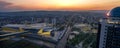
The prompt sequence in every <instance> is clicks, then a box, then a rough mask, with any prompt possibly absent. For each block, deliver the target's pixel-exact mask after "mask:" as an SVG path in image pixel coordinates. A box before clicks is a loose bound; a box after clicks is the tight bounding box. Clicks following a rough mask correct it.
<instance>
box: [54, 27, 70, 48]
mask: <svg viewBox="0 0 120 48" xmlns="http://www.w3.org/2000/svg"><path fill="white" fill-rule="evenodd" d="M70 32H71V27H68V29H67V31H66V33H65V34H64V36H63V38H62V39H61V40H60V41H59V42H58V44H57V45H56V48H65V46H66V43H67V38H68V37H69V34H70Z"/></svg>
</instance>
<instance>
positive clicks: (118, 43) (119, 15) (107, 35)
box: [97, 7, 120, 48]
mask: <svg viewBox="0 0 120 48" xmlns="http://www.w3.org/2000/svg"><path fill="white" fill-rule="evenodd" d="M97 41H98V44H97V45H98V46H97V48H120V7H116V8H114V9H112V10H111V11H110V12H109V13H108V14H107V17H106V18H103V19H102V20H101V21H100V24H99V30H98V40H97Z"/></svg>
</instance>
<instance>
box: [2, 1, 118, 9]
mask: <svg viewBox="0 0 120 48" xmlns="http://www.w3.org/2000/svg"><path fill="white" fill-rule="evenodd" d="M119 5H120V0H104V1H103V0H0V11H33V10H50V11H51V10H52V11H53V10H68V11H69V10H70V11H71V10H72V11H76V10H77V11H78V10H110V9H112V8H113V7H116V6H119Z"/></svg>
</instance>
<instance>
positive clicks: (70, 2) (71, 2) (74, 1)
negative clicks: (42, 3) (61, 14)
mask: <svg viewBox="0 0 120 48" xmlns="http://www.w3.org/2000/svg"><path fill="white" fill-rule="evenodd" d="M52 1H53V3H55V4H56V5H57V6H61V7H69V6H75V5H78V4H79V5H80V4H84V3H85V1H84V0H52Z"/></svg>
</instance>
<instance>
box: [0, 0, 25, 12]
mask: <svg viewBox="0 0 120 48" xmlns="http://www.w3.org/2000/svg"><path fill="white" fill-rule="evenodd" d="M23 9H24V8H23V7H22V6H16V5H14V4H13V3H10V2H6V1H0V12H4V11H17V10H23Z"/></svg>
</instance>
